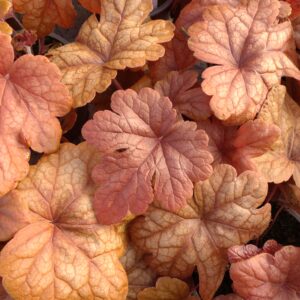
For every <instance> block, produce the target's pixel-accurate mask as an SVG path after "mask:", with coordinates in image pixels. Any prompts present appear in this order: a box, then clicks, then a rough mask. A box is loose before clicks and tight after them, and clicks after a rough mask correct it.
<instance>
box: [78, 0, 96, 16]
mask: <svg viewBox="0 0 300 300" xmlns="http://www.w3.org/2000/svg"><path fill="white" fill-rule="evenodd" d="M79 3H80V4H81V5H82V6H83V7H84V8H86V9H87V10H89V11H90V12H92V13H96V14H100V12H101V0H79Z"/></svg>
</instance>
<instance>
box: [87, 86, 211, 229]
mask: <svg viewBox="0 0 300 300" xmlns="http://www.w3.org/2000/svg"><path fill="white" fill-rule="evenodd" d="M111 107H112V110H113V111H114V112H111V111H99V112H97V113H96V114H95V115H94V119H93V120H91V121H88V122H87V123H86V124H85V125H84V127H83V130H82V134H83V137H84V138H85V139H86V140H87V142H88V143H90V144H91V145H94V146H96V147H97V148H98V149H99V150H100V151H101V152H103V153H106V154H107V155H106V156H104V157H103V160H102V161H101V163H100V164H99V165H98V166H96V168H95V169H94V170H93V178H94V180H95V182H97V184H99V188H98V190H97V191H96V194H95V199H94V208H95V210H96V215H97V218H98V220H99V221H100V222H101V223H103V224H111V223H117V222H119V221H121V220H122V218H124V217H125V216H126V215H127V213H128V212H130V213H132V214H134V215H138V214H142V213H144V212H145V211H146V210H147V208H148V205H149V204H150V203H151V202H152V201H153V198H154V197H155V198H157V199H160V201H161V204H162V206H163V207H164V208H166V209H168V210H171V211H176V210H178V209H180V208H181V207H183V206H184V205H185V204H186V199H187V198H189V197H191V196H192V194H193V183H194V182H197V181H199V180H204V179H206V178H207V177H208V176H209V175H210V174H211V171H212V169H211V166H210V163H211V161H212V157H211V155H210V153H209V152H208V151H207V144H208V139H207V135H206V134H205V132H204V131H202V130H196V127H197V126H196V123H193V122H184V121H177V116H176V111H175V110H174V109H172V104H171V101H170V100H169V99H168V98H166V97H161V96H160V94H159V93H158V92H156V91H154V90H152V89H150V88H144V89H142V90H141V91H140V92H139V94H137V93H136V92H134V91H133V90H126V91H117V92H115V93H114V95H113V97H112V101H111ZM117 151H119V152H121V153H118V152H117ZM152 181H153V188H152V185H151V182H152Z"/></svg>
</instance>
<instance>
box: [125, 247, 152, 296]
mask: <svg viewBox="0 0 300 300" xmlns="http://www.w3.org/2000/svg"><path fill="white" fill-rule="evenodd" d="M120 261H121V263H122V265H123V267H124V269H125V271H126V274H127V277H128V285H129V286H128V294H127V298H126V299H127V300H136V299H137V294H138V292H139V291H141V290H143V289H145V288H147V287H149V286H152V285H154V283H155V279H156V274H155V272H153V271H152V270H151V269H149V268H148V267H147V265H146V264H145V263H144V261H143V260H142V255H141V253H140V252H137V251H136V249H134V248H133V247H132V246H131V244H129V246H128V248H127V250H126V253H125V255H124V256H122V257H121V259H120Z"/></svg>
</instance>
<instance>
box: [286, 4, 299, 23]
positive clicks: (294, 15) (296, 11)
mask: <svg viewBox="0 0 300 300" xmlns="http://www.w3.org/2000/svg"><path fill="white" fill-rule="evenodd" d="M285 1H287V2H288V3H290V5H291V7H292V14H291V17H290V18H291V19H296V18H297V17H299V15H300V1H299V0H285Z"/></svg>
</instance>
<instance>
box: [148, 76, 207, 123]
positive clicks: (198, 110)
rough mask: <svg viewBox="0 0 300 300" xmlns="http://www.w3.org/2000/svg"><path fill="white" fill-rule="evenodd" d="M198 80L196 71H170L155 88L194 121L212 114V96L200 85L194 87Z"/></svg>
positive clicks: (180, 111) (204, 118)
mask: <svg viewBox="0 0 300 300" xmlns="http://www.w3.org/2000/svg"><path fill="white" fill-rule="evenodd" d="M197 81H198V74H197V72H194V71H185V72H183V73H181V74H180V73H179V72H176V71H173V72H170V73H169V74H168V75H167V77H166V78H165V79H163V80H161V81H158V82H157V83H156V84H155V86H154V88H155V90H157V91H158V92H159V93H160V94H161V95H162V96H165V97H168V98H169V99H170V100H171V101H172V103H173V106H174V108H176V109H177V111H178V112H179V113H181V114H183V115H185V116H187V117H189V118H190V119H192V120H194V121H199V120H206V119H208V118H209V117H210V116H211V109H210V107H209V100H210V97H209V96H207V95H206V94H204V92H203V91H202V89H201V87H200V86H198V87H197V86H196V87H194V88H192V87H193V86H194V85H195V84H196V82H197Z"/></svg>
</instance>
